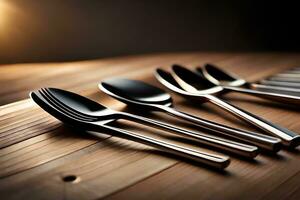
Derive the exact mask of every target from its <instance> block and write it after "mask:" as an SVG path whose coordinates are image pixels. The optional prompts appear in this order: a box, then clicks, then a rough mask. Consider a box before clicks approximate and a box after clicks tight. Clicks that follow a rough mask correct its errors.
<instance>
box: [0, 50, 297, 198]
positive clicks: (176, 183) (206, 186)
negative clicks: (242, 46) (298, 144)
mask: <svg viewBox="0 0 300 200" xmlns="http://www.w3.org/2000/svg"><path fill="white" fill-rule="evenodd" d="M206 62H212V63H215V64H218V65H220V66H223V67H224V68H225V69H226V70H229V71H232V72H235V73H237V74H239V75H240V76H242V77H245V78H246V79H247V80H250V81H253V80H258V79H261V78H263V77H266V76H268V75H270V74H273V73H276V72H279V71H282V70H284V69H287V68H290V67H293V66H296V65H299V63H300V54H273V53H272V54H271V53H256V54H253V53H242V54H241V53H240V54H237V53H177V54H156V55H145V56H130V57H122V58H112V59H102V60H94V61H83V62H72V63H50V64H41V63H38V64H16V65H7V66H5V65H4V66H1V67H0V77H1V80H0V83H1V87H0V105H2V106H1V110H0V113H1V115H0V148H1V149H0V177H1V179H0V197H1V199H51V200H53V199H98V198H104V199H285V198H288V199H299V198H300V159H299V158H300V157H299V149H296V150H295V151H287V150H283V151H280V152H279V153H278V155H270V154H266V153H263V154H260V155H259V156H258V157H257V158H256V159H255V160H253V161H251V160H245V159H242V158H240V157H236V156H234V155H230V154H229V155H230V156H231V158H232V162H231V165H230V166H229V167H228V168H227V170H226V171H225V172H223V173H221V172H218V171H214V170H212V169H210V168H209V167H205V166H198V165H195V164H193V163H188V162H186V161H182V160H179V159H178V158H176V157H170V155H166V154H164V153H162V152H160V151H157V150H155V149H153V148H151V147H147V146H144V145H141V144H138V143H135V142H131V141H126V140H123V139H118V138H115V137H110V136H109V135H105V134H103V137H102V138H93V137H90V136H88V135H87V134H85V133H84V132H82V131H78V130H73V129H70V128H68V127H65V126H63V124H62V123H61V122H59V121H57V120H56V119H55V118H53V117H52V116H50V115H48V114H47V113H45V112H44V111H43V110H41V109H40V108H39V107H38V106H36V105H35V104H34V103H33V102H31V100H29V99H28V92H29V91H30V90H33V89H36V88H39V87H43V86H53V87H60V88H64V89H69V90H71V91H74V92H78V93H81V94H83V95H86V96H89V97H91V98H92V99H94V100H97V101H99V102H101V103H102V104H104V105H107V106H109V107H113V108H115V109H125V110H127V111H129V112H132V110H129V109H128V108H126V107H125V105H124V104H122V103H120V102H118V101H116V100H113V99H112V98H110V97H108V96H106V95H105V94H103V93H101V92H99V90H98V87H97V83H98V82H99V81H100V80H102V79H105V78H108V77H125V78H132V79H139V80H144V81H146V82H148V83H151V84H154V85H157V86H159V87H162V86H160V84H159V83H158V82H157V81H156V80H155V78H154V77H153V70H154V69H155V68H156V67H158V66H161V67H164V68H168V67H170V65H171V64H173V63H179V64H185V65H187V66H188V67H193V66H196V65H201V64H204V63H206ZM162 88H163V87H162ZM172 96H173V97H174V98H175V105H176V107H177V108H178V109H181V110H184V111H186V112H190V113H193V114H196V115H199V116H202V117H205V118H207V119H210V120H214V121H217V122H221V123H223V124H226V125H230V126H234V127H239V128H244V129H247V130H255V129H253V128H252V127H250V126H249V125H248V124H246V123H244V122H241V121H240V120H238V119H236V118H234V117H232V116H231V115H228V114H227V113H225V112H224V111H222V110H220V109H218V108H216V107H214V106H211V105H209V104H203V105H201V104H200V103H199V104H198V105H195V104H191V103H189V102H187V101H185V100H184V99H182V98H181V97H178V96H177V95H175V94H173V95H172ZM223 98H224V99H226V100H228V101H229V102H231V103H234V104H236V105H238V106H240V107H242V108H244V109H247V110H249V111H251V112H253V113H255V114H257V115H260V116H262V117H264V118H266V119H269V120H271V121H273V122H276V123H278V124H280V125H282V126H285V127H287V128H289V129H291V130H293V131H296V132H297V131H298V132H299V131H300V123H299V119H300V114H299V109H298V107H294V106H291V105H288V106H287V105H282V104H278V103H272V102H269V101H265V100H260V99H258V98H255V97H249V96H246V95H236V94H227V95H226V96H223ZM145 116H148V117H153V118H155V119H159V120H163V121H166V122H169V123H174V124H176V125H178V126H181V127H184V128H188V129H190V130H195V131H197V127H196V126H193V125H191V124H189V123H184V122H182V121H179V120H176V119H175V118H173V117H169V116H166V115H165V114H158V113H151V114H145ZM115 125H116V126H119V127H123V128H126V129H128V130H132V131H137V132H139V133H141V134H147V135H151V136H153V137H157V138H161V139H164V140H168V141H173V142H175V143H180V144H182V145H186V146H189V147H193V148H195V149H201V150H204V151H208V152H215V153H219V154H222V152H217V151H216V150H214V149H208V148H206V147H203V146H200V145H199V144H198V143H197V142H195V141H192V140H188V141H183V140H180V138H179V139H178V137H174V135H172V134H170V133H167V132H163V131H158V130H154V129H152V128H148V127H145V126H140V125H136V124H135V123H129V122H127V121H120V122H118V123H116V124H115ZM256 131H258V130H256ZM74 179H76V180H75V181H74Z"/></svg>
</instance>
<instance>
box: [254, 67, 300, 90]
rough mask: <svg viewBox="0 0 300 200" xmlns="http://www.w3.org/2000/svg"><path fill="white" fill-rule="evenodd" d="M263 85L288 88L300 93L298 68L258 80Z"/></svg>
mask: <svg viewBox="0 0 300 200" xmlns="http://www.w3.org/2000/svg"><path fill="white" fill-rule="evenodd" d="M260 83H261V84H263V85H267V86H269V85H271V86H278V87H281V88H285V90H286V89H288V90H289V91H292V92H293V93H300V89H297V88H300V68H293V69H289V70H286V71H284V72H281V73H278V74H275V75H272V76H270V77H268V78H266V79H264V80H261V81H260Z"/></svg>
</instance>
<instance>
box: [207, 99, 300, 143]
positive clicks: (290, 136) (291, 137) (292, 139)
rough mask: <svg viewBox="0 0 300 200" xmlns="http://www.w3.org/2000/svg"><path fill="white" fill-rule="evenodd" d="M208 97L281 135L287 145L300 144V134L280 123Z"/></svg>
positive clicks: (247, 119)
mask: <svg viewBox="0 0 300 200" xmlns="http://www.w3.org/2000/svg"><path fill="white" fill-rule="evenodd" d="M207 98H208V99H209V101H210V102H212V103H214V104H215V105H217V106H219V107H221V108H224V109H225V110H227V111H228V112H230V113H232V114H234V115H235V116H237V117H239V118H241V119H243V120H245V121H247V122H250V123H251V124H253V125H254V126H256V127H258V128H260V129H263V130H265V131H266V132H268V133H270V134H272V135H274V136H277V137H279V138H280V139H282V143H283V144H284V145H286V146H289V147H291V148H294V147H296V146H298V145H299V144H300V135H298V134H296V133H294V132H292V131H290V130H288V129H286V128H284V127H281V126H279V125H276V124H274V123H272V122H270V121H267V120H265V119H263V118H260V117H258V116H256V115H254V114H252V113H249V112H247V111H245V110H242V109H241V108H238V107H236V106H234V105H231V104H229V103H227V102H226V101H223V100H221V99H219V98H218V97H215V96H212V95H207Z"/></svg>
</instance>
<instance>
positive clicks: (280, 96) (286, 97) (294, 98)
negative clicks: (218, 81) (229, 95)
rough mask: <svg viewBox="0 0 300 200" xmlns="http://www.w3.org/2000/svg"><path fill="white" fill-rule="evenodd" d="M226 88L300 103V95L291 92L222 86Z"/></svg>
mask: <svg viewBox="0 0 300 200" xmlns="http://www.w3.org/2000/svg"><path fill="white" fill-rule="evenodd" d="M222 87H223V88H224V89H225V90H229V91H234V92H240V93H246V94H250V95H254V96H256V97H260V98H264V99H269V100H274V101H279V102H286V103H293V104H300V96H295V95H289V94H279V93H275V92H263V91H258V90H252V89H247V88H239V87H230V86H222Z"/></svg>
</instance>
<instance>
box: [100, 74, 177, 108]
mask: <svg viewBox="0 0 300 200" xmlns="http://www.w3.org/2000/svg"><path fill="white" fill-rule="evenodd" d="M98 86H99V88H100V89H101V90H102V91H103V92H105V93H106V94H108V95H110V96H112V97H114V98H116V99H118V100H119V101H121V102H123V103H125V104H128V105H134V106H137V105H138V106H143V108H148V109H149V107H150V108H151V109H156V108H157V105H162V106H172V105H173V101H172V97H171V95H169V94H168V93H167V92H165V91H164V90H162V89H160V88H158V87H154V86H152V85H149V84H146V83H144V82H141V81H135V80H128V79H107V80H104V81H102V82H101V83H100V84H99V85H98Z"/></svg>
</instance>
